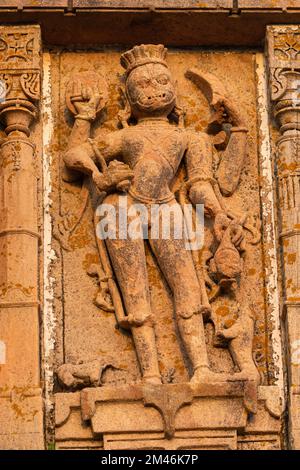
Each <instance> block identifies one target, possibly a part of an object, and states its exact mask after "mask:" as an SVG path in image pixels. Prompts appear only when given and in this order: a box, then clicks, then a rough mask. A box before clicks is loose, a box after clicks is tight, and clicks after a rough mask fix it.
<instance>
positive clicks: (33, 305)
mask: <svg viewBox="0 0 300 470" xmlns="http://www.w3.org/2000/svg"><path fill="white" fill-rule="evenodd" d="M40 80H41V44H40V28H39V27H38V26H24V27H10V26H9V27H6V26H1V27H0V96H1V103H0V116H1V122H2V124H3V131H4V132H3V131H2V133H1V137H0V138H1V169H0V174H1V198H0V201H1V202H0V204H1V214H2V216H1V223H0V244H1V252H0V253H1V254H0V256H1V271H0V279H1V281H0V285H1V293H0V324H1V345H2V354H1V361H0V364H1V365H0V383H1V385H0V409H1V411H0V429H1V431H0V436H1V437H0V440H1V447H2V448H24V449H25V448H43V446H44V439H43V403H42V396H41V395H42V388H41V377H40V354H39V350H40V332H39V306H40V293H39V292H40V290H39V289H40V286H39V281H38V279H39V273H40V263H39V245H40V242H41V240H42V239H41V232H40V223H41V220H40V218H39V215H40V203H41V200H40V199H38V187H39V183H38V180H39V178H40V177H41V133H40V132H41V128H40V127H39V126H36V127H35V129H34V130H33V132H31V126H32V124H33V123H34V122H38V120H39V99H40Z"/></svg>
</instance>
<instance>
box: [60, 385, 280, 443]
mask: <svg viewBox="0 0 300 470" xmlns="http://www.w3.org/2000/svg"><path fill="white" fill-rule="evenodd" d="M279 418H280V403H279V396H278V389H277V387H271V386H270V387H259V388H258V402H257V412H256V413H255V414H252V413H249V412H247V410H246V407H245V402H244V384H243V383H242V382H235V383H232V384H228V383H225V384H208V385H197V386H193V387H192V386H191V385H190V384H188V383H186V384H170V385H158V386H143V385H138V384H137V385H128V386H123V387H117V388H112V387H101V388H87V389H84V390H82V391H81V392H75V393H59V394H57V395H56V426H57V429H56V442H57V447H58V448H92V447H93V448H95V447H96V448H103V449H106V450H108V449H143V450H147V449H168V450H176V449H238V448H240V449H247V448H253V449H256V448H257V449H263V448H265V449H273V448H274V449H275V448H280V442H279V441H280V439H279V432H280V419H279Z"/></svg>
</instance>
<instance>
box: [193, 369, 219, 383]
mask: <svg viewBox="0 0 300 470" xmlns="http://www.w3.org/2000/svg"><path fill="white" fill-rule="evenodd" d="M227 380H228V375H227V374H223V373H218V372H213V371H212V370H210V369H209V367H208V366H200V367H197V368H196V369H195V371H194V374H193V377H192V378H191V380H190V383H191V384H203V383H211V382H213V383H216V382H226V381H227Z"/></svg>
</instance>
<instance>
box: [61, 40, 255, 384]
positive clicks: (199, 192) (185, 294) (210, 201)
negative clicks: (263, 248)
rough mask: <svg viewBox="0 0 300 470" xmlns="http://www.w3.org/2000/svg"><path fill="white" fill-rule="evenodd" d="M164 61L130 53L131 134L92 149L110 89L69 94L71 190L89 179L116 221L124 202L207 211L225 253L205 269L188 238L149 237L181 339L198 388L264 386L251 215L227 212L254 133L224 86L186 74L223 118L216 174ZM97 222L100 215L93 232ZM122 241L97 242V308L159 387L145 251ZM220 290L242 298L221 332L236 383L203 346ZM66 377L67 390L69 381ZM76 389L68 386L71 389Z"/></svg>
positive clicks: (158, 49) (92, 85)
mask: <svg viewBox="0 0 300 470" xmlns="http://www.w3.org/2000/svg"><path fill="white" fill-rule="evenodd" d="M166 53H167V50H166V49H165V47H164V46H163V45H140V46H135V47H133V49H131V50H129V51H127V52H125V53H124V54H122V56H121V65H122V66H123V67H124V69H125V71H126V75H125V93H124V99H125V108H124V110H123V111H122V112H120V114H119V118H120V122H121V124H122V126H123V128H122V129H120V130H116V131H115V132H111V133H109V134H106V135H105V136H101V137H98V138H96V139H94V140H92V139H89V132H90V125H91V122H92V121H93V120H95V118H96V116H97V112H98V111H99V109H101V108H102V107H103V106H104V104H105V98H104V97H103V96H102V97H101V92H102V93H104V89H105V88H104V87H102V88H101V85H100V88H99V82H98V79H97V78H95V77H94V76H93V74H90V75H89V76H82V75H81V76H78V77H74V80H73V82H72V83H71V84H69V87H68V92H67V104H68V107H69V109H71V111H72V112H74V114H75V125H74V128H73V130H72V134H71V138H70V142H69V149H68V150H67V152H66V153H65V155H64V161H65V164H66V166H67V169H68V170H67V173H66V174H65V178H68V180H69V181H72V180H74V179H76V178H77V177H78V173H83V174H85V175H88V176H90V177H91V179H92V181H93V182H94V185H95V187H96V188H97V190H98V193H99V198H100V199H99V201H101V202H102V203H105V204H110V205H112V206H113V207H114V208H115V210H116V213H117V217H119V216H120V201H121V202H122V200H124V199H125V198H127V199H126V201H127V210H128V213H129V211H130V208H131V207H132V205H133V204H136V203H141V204H144V205H146V206H147V207H148V208H149V210H150V207H151V205H153V204H158V205H159V207H160V208H162V209H163V208H167V209H175V208H176V209H178V210H179V211H181V210H182V209H181V207H182V204H183V203H184V202H185V201H190V202H192V203H193V204H195V205H196V204H204V210H205V215H206V216H207V217H208V218H211V219H213V231H214V238H215V239H214V243H215V246H216V247H217V248H216V249H215V250H214V252H210V251H209V247H207V246H206V247H205V248H206V251H204V255H203V257H202V260H201V262H200V263H199V259H198V258H197V256H196V255H195V253H194V252H193V251H191V250H188V249H187V248H186V241H187V240H186V239H185V238H182V239H176V237H175V236H174V235H173V234H172V233H171V236H170V237H169V238H168V239H163V237H158V238H151V234H150V230H149V229H150V227H149V226H147V227H146V228H145V227H143V229H145V230H147V231H149V244H150V247H151V250H152V252H153V254H154V256H155V258H156V260H157V262H158V265H159V267H160V269H161V271H162V272H163V274H164V276H165V279H166V281H167V283H168V285H169V287H170V289H171V291H172V293H173V299H174V308H175V314H176V321H177V324H178V328H179V332H180V336H181V340H182V343H183V345H184V348H185V350H186V352H187V354H188V357H189V359H190V362H191V364H192V369H193V375H192V378H191V382H192V383H195V384H197V383H207V382H215V381H220V380H223V381H224V380H250V381H253V382H254V383H255V384H257V383H258V382H259V376H258V372H257V369H256V367H255V364H254V361H253V359H252V338H253V328H254V324H253V316H252V314H251V313H249V308H248V306H247V305H245V304H243V302H242V301H240V299H239V296H238V281H239V277H240V276H241V273H242V270H243V260H242V255H243V253H244V251H245V237H244V229H248V230H250V231H252V229H251V227H249V225H247V217H246V216H242V217H239V216H237V215H235V214H232V213H231V212H230V211H228V210H227V209H226V208H225V205H224V203H223V195H224V196H230V195H231V194H232V193H233V192H234V191H235V189H236V187H237V185H238V183H239V178H240V173H241V170H242V167H243V162H244V158H245V152H246V139H247V129H246V127H245V124H244V122H243V120H242V118H241V116H240V113H239V110H238V109H237V107H236V106H235V104H234V103H233V102H232V100H230V98H228V96H226V94H225V91H224V93H223V92H221V91H220V84H218V83H217V82H216V79H214V78H213V77H211V76H208V75H204V74H203V73H201V72H200V71H197V70H190V71H188V73H187V77H188V78H190V79H192V80H193V81H195V82H196V84H197V85H198V86H199V87H200V88H201V89H202V90H203V92H204V93H206V95H207V99H208V100H209V103H210V105H211V106H212V108H213V109H214V110H215V115H214V117H213V119H212V122H211V128H212V129H213V132H214V134H217V138H216V142H217V143H216V145H215V146H216V148H222V149H223V156H222V159H221V162H220V164H219V167H218V169H217V171H216V173H215V174H214V171H213V165H212V159H213V152H214V148H213V147H214V146H213V144H212V142H211V139H210V137H209V136H208V135H207V134H205V133H199V132H195V131H192V130H190V129H186V128H185V127H184V113H183V111H182V110H181V109H180V107H179V106H178V104H177V97H176V89H175V83H174V81H173V79H172V76H171V73H170V70H169V69H168V65H167V62H166ZM104 94H105V93H104ZM224 129H225V131H224ZM182 162H184V163H185V168H186V175H187V178H186V182H185V184H184V186H183V187H182V188H181V190H180V191H179V194H175V193H174V192H173V190H172V189H173V187H174V184H173V183H174V180H176V174H177V170H178V168H179V166H180V165H181V163H182ZM97 222H98V218H97V216H95V227H96V225H97ZM130 222H131V219H130V216H129V217H128V224H129V223H130ZM142 222H143V221H142V220H140V223H141V224H142ZM111 224H113V220H112V221H111ZM116 235H117V236H116V238H115V239H113V238H107V239H106V240H105V241H104V240H101V239H99V237H98V238H97V244H98V248H99V254H100V259H101V264H102V266H101V267H99V268H98V267H95V269H93V270H92V272H90V273H89V274H90V275H93V276H97V277H98V279H99V285H100V288H101V290H100V292H99V294H98V296H97V304H98V305H99V306H100V307H101V308H103V309H105V310H107V311H112V310H114V311H115V314H116V318H117V321H118V323H119V325H120V326H121V327H123V328H127V329H130V330H131V332H132V336H133V340H134V344H135V349H136V352H137V356H138V359H139V363H140V368H141V372H142V377H143V381H144V382H145V383H150V384H160V383H161V375H160V371H159V366H158V359H157V350H156V341H155V330H154V327H153V318H155V314H156V313H155V311H153V308H152V306H151V304H150V294H149V283H148V278H147V269H146V257H145V249H144V243H145V242H144V240H142V239H134V238H132V237H130V236H129V237H127V238H126V239H123V238H122V237H121V236H119V235H120V233H119V229H117V234H116ZM205 253H206V254H207V256H206V255H205ZM205 256H206V258H205ZM213 286H214V287H215V290H214V289H212V287H213ZM208 288H210V290H209V289H208ZM222 290H223V291H227V292H229V295H231V296H233V297H234V298H236V301H237V303H238V305H239V312H240V316H239V319H238V321H237V323H236V324H235V325H234V326H233V327H232V328H229V329H227V330H225V329H223V330H222V331H216V339H217V340H218V341H220V342H221V343H222V341H223V342H225V343H226V344H227V343H228V342H229V343H230V347H229V349H230V351H231V354H232V357H233V361H234V362H235V364H236V366H237V367H238V369H239V370H240V372H239V373H237V374H233V375H232V376H226V375H225V374H217V373H215V372H213V371H212V370H210V367H209V361H208V357H207V351H206V344H205V334H204V320H210V321H212V322H214V318H213V315H212V312H211V306H210V301H211V300H212V298H213V297H214V296H216V295H218V293H219V292H220V291H222ZM78 367H82V366H78ZM74 368H75V369H76V366H73V369H72V371H73V372H74V374H76V370H75V369H74ZM70 370H71V369H70ZM58 373H59V375H60V378H61V380H62V382H63V377H62V376H63V374H60V372H58ZM96 375H97V374H96ZM97 376H98V375H97ZM71 382H72V380H71V381H70V377H69V378H68V385H70V384H71ZM91 382H92V381H91ZM71 385H72V384H71ZM73 385H74V384H73Z"/></svg>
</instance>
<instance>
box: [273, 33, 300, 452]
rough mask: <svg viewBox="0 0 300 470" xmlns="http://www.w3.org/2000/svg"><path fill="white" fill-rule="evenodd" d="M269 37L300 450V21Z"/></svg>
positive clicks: (293, 434)
mask: <svg viewBox="0 0 300 470" xmlns="http://www.w3.org/2000/svg"><path fill="white" fill-rule="evenodd" d="M267 41H268V43H267V44H268V62H269V81H270V87H271V99H272V102H273V106H274V107H273V112H274V116H275V118H276V121H277V123H278V125H279V130H280V136H279V138H278V137H277V139H276V146H277V151H276V165H277V169H278V174H277V175H278V178H277V185H278V190H279V201H278V202H279V207H280V220H279V222H280V228H279V237H280V241H281V246H282V251H283V257H282V269H283V270H284V276H283V279H284V281H283V282H284V291H283V299H282V309H283V318H284V322H285V326H286V331H287V336H286V341H287V344H286V348H287V350H288V351H289V357H288V358H287V367H288V374H289V394H290V398H289V400H290V402H289V407H290V412H289V418H290V428H289V432H290V445H291V446H292V447H293V448H298V446H299V427H300V421H299V413H298V411H297V407H296V406H295V403H297V400H298V397H299V384H300V382H299V378H300V374H299V370H300V360H299V346H300V323H299V309H300V285H299V270H300V255H299V235H300V231H299V227H300V224H299V222H300V218H299V216H300V211H299V201H300V199H299V195H300V192H299V144H300V126H299V111H300V109H299V95H298V93H299V78H300V59H299V51H300V28H299V25H294V26H284V27H283V26H269V27H268V35H267Z"/></svg>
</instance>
